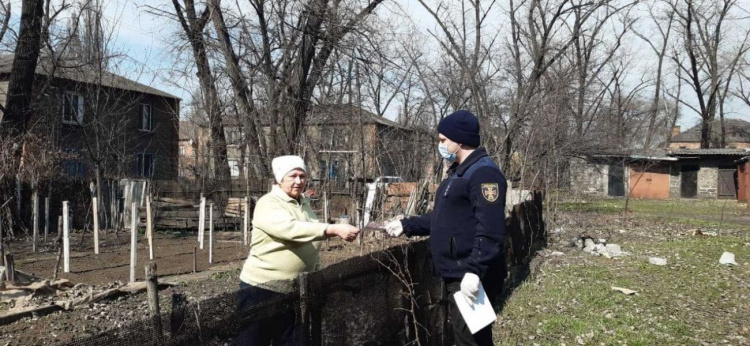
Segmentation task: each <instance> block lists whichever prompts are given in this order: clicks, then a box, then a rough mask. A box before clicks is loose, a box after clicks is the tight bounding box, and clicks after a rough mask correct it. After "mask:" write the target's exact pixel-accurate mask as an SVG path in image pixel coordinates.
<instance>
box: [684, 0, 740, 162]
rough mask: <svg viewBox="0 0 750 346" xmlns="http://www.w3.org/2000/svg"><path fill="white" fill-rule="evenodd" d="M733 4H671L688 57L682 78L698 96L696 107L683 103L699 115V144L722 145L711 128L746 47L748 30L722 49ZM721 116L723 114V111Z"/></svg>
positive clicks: (690, 1)
mask: <svg viewBox="0 0 750 346" xmlns="http://www.w3.org/2000/svg"><path fill="white" fill-rule="evenodd" d="M735 7H737V1H736V0H722V1H719V2H716V1H700V0H699V1H695V0H686V1H685V2H684V4H683V3H680V2H678V3H676V4H673V6H672V8H673V10H674V11H675V13H676V14H677V17H678V23H679V25H680V29H681V30H682V32H681V35H682V37H681V40H682V43H683V45H684V49H685V53H686V54H687V61H686V62H685V63H684V64H682V65H681V66H680V67H681V68H682V70H683V71H684V72H685V73H686V74H687V77H685V78H684V80H685V82H686V83H688V84H689V85H690V87H691V89H692V90H693V92H694V93H695V96H696V98H697V100H698V107H697V108H696V107H694V106H692V105H690V104H688V103H686V102H683V104H684V105H686V106H687V107H689V108H691V109H692V110H694V111H695V112H696V113H698V114H699V115H700V117H701V148H709V147H716V146H722V145H723V144H722V142H723V140H722V139H721V137H720V138H716V136H715V135H714V130H713V126H714V122H715V120H716V115H717V110H719V112H722V110H723V106H720V105H719V103H723V102H724V100H725V97H722V88H723V89H724V90H727V89H728V88H729V85H728V84H725V86H722V85H723V84H724V83H729V80H731V79H732V77H733V75H734V73H735V71H736V69H735V65H736V63H737V61H738V59H739V57H740V56H742V55H743V54H744V53H745V52H746V51H747V48H746V46H747V37H748V33H747V32H746V33H744V34H743V35H741V36H739V37H740V39H741V40H742V41H741V42H740V44H739V45H738V47H739V48H737V49H734V50H733V51H730V52H727V51H726V50H725V49H724V47H725V46H727V40H728V38H727V36H726V35H727V30H728V27H727V25H726V24H727V21H728V20H731V19H732V11H733V10H734V9H735ZM727 56H729V58H728V59H726V57H727ZM724 95H725V96H726V93H724ZM720 117H721V118H723V113H722V114H720ZM721 124H723V121H722V122H721ZM722 126H723V125H722ZM721 132H724V130H723V129H722V130H721Z"/></svg>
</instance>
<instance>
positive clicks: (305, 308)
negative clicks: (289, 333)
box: [297, 272, 310, 345]
mask: <svg viewBox="0 0 750 346" xmlns="http://www.w3.org/2000/svg"><path fill="white" fill-rule="evenodd" d="M307 275H308V273H305V272H303V273H300V274H299V275H297V285H299V316H300V317H301V318H300V329H301V330H302V335H300V338H301V339H302V340H301V341H302V345H310V285H309V280H308V278H307Z"/></svg>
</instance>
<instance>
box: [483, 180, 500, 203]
mask: <svg viewBox="0 0 750 346" xmlns="http://www.w3.org/2000/svg"><path fill="white" fill-rule="evenodd" d="M499 191H500V189H499V188H498V186H497V183H485V184H482V197H484V199H485V200H487V202H490V203H492V202H494V201H497V197H498V195H499V194H500V193H499Z"/></svg>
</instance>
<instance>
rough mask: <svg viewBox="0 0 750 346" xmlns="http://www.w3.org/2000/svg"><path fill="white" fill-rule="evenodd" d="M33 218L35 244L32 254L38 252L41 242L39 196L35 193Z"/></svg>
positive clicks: (32, 200) (32, 197)
mask: <svg viewBox="0 0 750 346" xmlns="http://www.w3.org/2000/svg"><path fill="white" fill-rule="evenodd" d="M31 203H32V205H31V217H32V219H33V220H34V221H33V243H32V244H31V252H37V248H36V244H37V243H38V242H39V194H37V192H36V191H34V193H33V196H31Z"/></svg>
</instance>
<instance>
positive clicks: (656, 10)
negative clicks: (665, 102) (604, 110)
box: [636, 2, 675, 149]
mask: <svg viewBox="0 0 750 346" xmlns="http://www.w3.org/2000/svg"><path fill="white" fill-rule="evenodd" d="M660 5H661V3H659V2H656V3H651V4H648V13H649V16H650V19H651V21H652V24H653V26H652V27H648V28H649V29H648V30H650V31H652V32H655V33H658V36H657V37H656V38H652V37H651V36H650V35H647V34H644V33H641V32H639V31H636V35H638V37H640V38H641V39H642V40H644V41H645V42H646V43H647V44H648V45H649V47H650V48H651V50H652V51H653V52H654V54H655V55H656V61H657V62H656V72H655V73H656V76H655V78H656V79H655V81H654V93H653V97H652V99H651V108H650V109H649V112H650V115H649V122H648V128H647V129H646V140H645V141H644V143H643V148H645V149H649V148H650V147H651V144H652V143H651V142H652V139H653V137H654V132H655V131H656V126H655V125H656V119H657V117H658V114H659V109H660V103H661V95H662V93H663V91H662V85H663V74H664V72H663V71H664V58H665V57H666V54H667V52H668V49H669V43H670V35H671V34H672V26H673V24H674V16H675V13H674V10H673V8H672V6H671V3H670V4H669V5H668V6H666V7H662V6H660Z"/></svg>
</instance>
